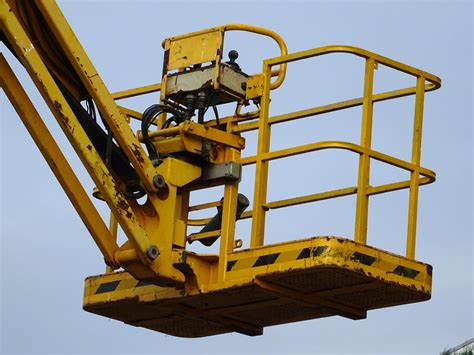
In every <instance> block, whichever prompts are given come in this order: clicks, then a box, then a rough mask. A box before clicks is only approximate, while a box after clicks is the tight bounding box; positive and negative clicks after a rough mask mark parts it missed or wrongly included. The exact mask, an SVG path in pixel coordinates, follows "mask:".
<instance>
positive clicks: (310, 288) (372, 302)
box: [84, 237, 431, 337]
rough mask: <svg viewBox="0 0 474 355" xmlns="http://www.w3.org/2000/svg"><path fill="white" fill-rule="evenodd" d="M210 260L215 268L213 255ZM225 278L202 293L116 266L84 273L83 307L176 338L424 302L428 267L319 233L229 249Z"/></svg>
mask: <svg viewBox="0 0 474 355" xmlns="http://www.w3.org/2000/svg"><path fill="white" fill-rule="evenodd" d="M213 259H214V263H213V265H214V266H215V268H217V263H218V259H217V257H214V258H213ZM226 275H227V277H226V281H225V282H223V283H221V284H214V285H212V284H210V285H209V289H206V290H202V292H196V293H188V292H186V290H184V289H183V290H179V289H173V288H166V287H165V288H164V287H159V286H155V285H153V284H150V283H147V282H141V281H137V280H136V279H134V278H133V277H131V276H130V275H129V274H127V273H125V272H122V273H116V274H109V275H101V276H92V277H89V278H87V279H86V289H85V296H84V309H85V310H86V311H89V312H92V313H96V314H100V315H102V316H106V317H109V318H112V319H116V320H120V321H123V322H125V323H127V324H130V325H134V326H139V327H144V328H148V329H152V330H156V331H159V332H163V333H166V334H170V335H175V336H181V337H202V336H208V335H215V334H221V333H227V332H239V333H242V334H246V335H252V336H254V335H261V334H262V333H263V328H264V327H267V326H271V325H277V324H285V323H291V322H297V321H303V320H307V319H315V318H323V317H329V316H334V315H339V316H343V317H347V318H350V319H364V318H366V314H367V311H368V310H372V309H376V308H382V307H390V306H396V305H401V304H407V303H413V302H420V301H426V300H428V299H429V298H430V291H431V266H430V265H427V264H423V263H420V262H415V261H412V260H409V259H407V258H403V257H400V256H397V255H393V254H390V253H387V252H385V251H382V250H380V249H376V248H373V247H368V246H365V245H362V244H358V243H355V242H353V241H350V240H347V239H342V238H336V237H318V238H310V239H305V240H299V241H293V242H288V243H281V244H274V245H271V246H265V247H261V248H258V249H254V250H243V251H240V252H235V253H233V255H232V256H229V261H227V274H226Z"/></svg>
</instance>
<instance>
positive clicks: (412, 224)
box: [406, 76, 425, 259]
mask: <svg viewBox="0 0 474 355" xmlns="http://www.w3.org/2000/svg"><path fill="white" fill-rule="evenodd" d="M424 101H425V78H424V77H423V76H419V77H417V79H416V99H415V117H414V123H413V142H412V153H411V162H412V163H413V164H415V165H416V166H417V167H419V166H420V159H421V136H422V128H423V106H424ZM419 184H420V174H419V172H418V171H412V172H411V173H410V197H409V203H408V231H407V250H406V252H407V254H406V256H407V258H409V259H414V258H415V244H416V219H417V214H418V188H419Z"/></svg>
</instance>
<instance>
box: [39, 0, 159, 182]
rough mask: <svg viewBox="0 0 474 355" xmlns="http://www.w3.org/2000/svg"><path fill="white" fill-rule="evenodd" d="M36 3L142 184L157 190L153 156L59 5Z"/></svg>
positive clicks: (54, 3) (50, 0)
mask: <svg viewBox="0 0 474 355" xmlns="http://www.w3.org/2000/svg"><path fill="white" fill-rule="evenodd" d="M37 5H38V7H39V9H40V11H41V12H42V14H43V16H44V17H45V19H46V21H47V22H48V25H49V27H50V28H51V30H52V31H53V32H54V34H55V36H56V38H57V39H58V41H59V42H60V43H61V48H62V49H63V51H64V53H65V54H66V56H67V57H68V58H69V60H70V62H71V63H72V65H73V66H74V68H75V69H76V72H77V74H78V75H79V76H80V78H81V80H82V83H83V84H84V86H85V87H86V88H87V90H88V92H89V93H90V95H91V96H92V98H93V99H94V101H95V103H96V104H97V106H98V108H99V111H100V112H101V113H102V115H103V117H104V120H105V121H106V122H107V124H108V126H109V127H110V129H111V130H112V132H113V134H114V136H115V137H116V139H117V141H118V143H119V145H120V147H121V148H122V149H123V151H124V153H125V154H126V155H127V158H128V159H129V160H130V162H131V163H132V164H133V166H134V167H135V169H136V172H137V174H138V175H139V176H140V178H141V182H142V184H143V185H144V186H145V187H146V189H147V191H155V190H156V188H155V187H154V186H153V181H152V180H153V176H154V175H155V174H154V168H153V165H152V163H151V161H150V159H148V156H147V155H146V154H145V152H144V150H143V148H142V146H141V145H140V144H139V142H138V141H137V139H136V138H135V136H134V135H133V132H132V130H131V128H130V127H129V125H128V124H127V121H126V118H125V117H124V115H123V114H122V112H121V111H120V109H119V108H118V107H117V105H116V103H115V101H114V99H113V97H112V95H111V94H110V92H109V91H108V90H107V88H106V86H105V84H104V82H103V81H102V79H101V77H100V76H99V74H98V73H97V71H96V69H95V68H94V65H93V64H92V62H91V60H90V59H89V57H88V56H87V54H86V52H85V51H84V49H83V48H82V46H81V44H80V43H79V41H78V39H77V38H76V36H75V35H74V33H73V31H72V29H71V27H70V26H69V23H68V22H67V20H66V19H65V18H64V15H63V14H62V12H61V10H60V9H59V7H58V5H57V4H56V2H55V1H54V0H43V1H38V2H37Z"/></svg>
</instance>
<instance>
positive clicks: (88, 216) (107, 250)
mask: <svg viewBox="0 0 474 355" xmlns="http://www.w3.org/2000/svg"><path fill="white" fill-rule="evenodd" d="M0 87H1V88H2V89H3V90H4V92H5V94H6V95H7V97H8V99H9V100H10V102H11V103H12V104H13V107H14V108H15V110H16V112H17V113H18V116H19V117H20V119H21V120H22V122H23V124H24V125H25V127H26V129H27V130H28V132H29V133H30V134H31V137H32V138H33V140H34V141H35V143H36V144H37V146H38V149H39V150H40V151H41V153H42V154H43V156H44V158H45V160H46V162H47V163H48V165H49V166H50V168H51V170H52V171H53V173H54V175H55V176H56V178H57V179H58V181H59V183H60V184H61V186H62V187H63V189H64V192H65V193H66V195H67V196H68V197H69V199H70V200H71V203H72V204H73V206H74V208H75V209H76V211H77V213H78V214H79V216H80V217H81V219H82V220H83V222H84V224H85V225H86V227H87V230H88V231H89V233H90V234H91V236H92V238H93V239H94V241H95V242H96V244H97V247H98V248H99V249H100V251H101V252H102V254H104V258H105V260H106V261H107V263H108V264H109V265H112V266H115V267H116V266H118V265H117V263H116V261H115V257H114V254H115V252H116V251H117V249H118V245H117V243H116V242H115V240H114V238H113V233H111V232H110V231H109V230H108V229H107V227H106V225H105V224H104V221H103V220H102V218H101V217H100V215H99V213H98V211H97V209H96V208H95V207H94V205H93V204H92V201H91V200H90V198H89V196H88V195H87V193H86V191H85V190H84V188H83V187H82V185H81V183H80V181H79V179H78V178H77V176H76V174H74V171H73V170H72V168H71V166H70V165H69V163H68V162H67V160H66V158H65V157H64V155H63V154H62V152H61V148H60V147H59V146H58V145H57V144H56V142H55V141H54V138H53V137H52V136H51V133H50V132H49V130H48V128H47V127H46V125H45V124H44V123H43V121H42V119H41V117H40V115H39V114H38V112H37V111H36V109H35V107H34V105H33V103H32V102H31V101H30V99H29V98H28V95H27V93H26V92H25V90H24V89H23V87H22V86H21V84H20V82H19V81H18V79H17V78H16V76H15V74H14V73H13V70H12V69H11V68H10V66H9V65H8V63H7V61H6V59H5V57H4V56H3V55H2V54H1V53H0Z"/></svg>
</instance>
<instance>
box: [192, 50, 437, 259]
mask: <svg viewBox="0 0 474 355" xmlns="http://www.w3.org/2000/svg"><path fill="white" fill-rule="evenodd" d="M331 53H348V54H352V55H354V56H358V57H361V58H364V59H365V76H364V80H365V81H364V82H365V85H366V86H365V87H364V96H363V97H359V98H355V99H351V100H345V101H340V102H336V103H333V104H329V105H324V106H319V107H313V108H310V109H305V110H300V111H297V112H292V113H287V114H282V115H277V116H273V117H268V116H267V118H266V123H264V124H262V122H261V121H262V119H264V118H265V115H268V109H267V110H266V111H265V112H258V113H259V115H257V114H253V113H250V114H248V115H246V116H239V115H237V114H236V115H234V116H229V117H223V118H221V119H220V120H219V122H217V121H209V122H207V123H206V125H208V126H211V127H212V126H215V125H217V124H226V123H231V124H232V127H231V131H232V132H234V133H240V132H248V131H252V130H259V137H260V134H261V132H260V130H262V129H265V130H268V129H269V127H270V126H271V125H273V124H277V123H283V122H288V121H292V120H296V119H299V118H305V117H310V116H315V115H320V114H323V113H329V112H334V111H338V110H343V109H346V108H352V107H356V106H363V107H364V110H368V107H369V106H370V105H373V104H374V103H375V102H381V101H386V100H391V99H396V98H401V97H406V96H411V95H415V96H416V102H415V127H418V128H416V129H417V130H418V129H420V131H421V120H422V107H423V95H424V93H425V92H428V91H433V90H436V89H438V88H439V87H440V86H441V79H440V78H438V77H437V76H435V75H432V74H430V73H428V72H425V71H422V70H419V69H416V68H414V67H411V66H409V65H406V64H403V63H400V62H397V61H395V60H392V59H389V58H387V57H384V56H381V55H378V54H375V53H373V52H370V51H367V50H364V49H361V48H357V47H352V46H345V45H333V46H325V47H320V48H315V49H311V50H306V51H301V52H297V53H293V54H288V55H283V56H280V57H276V58H271V59H267V60H265V61H264V65H263V67H264V71H263V72H264V74H266V75H267V77H268V75H270V76H273V75H272V74H273V71H272V70H271V67H272V66H275V65H285V64H287V63H290V62H294V61H297V60H302V59H309V58H312V57H317V56H321V55H325V54H331ZM378 64H382V65H385V66H387V67H390V68H392V69H395V70H397V71H400V72H403V73H405V74H409V75H412V76H414V77H416V78H417V84H416V86H412V87H408V88H402V89H398V90H393V91H386V92H382V93H377V94H374V93H372V90H373V86H372V85H373V83H372V81H373V70H374V69H376V68H377V66H378ZM372 65H373V67H372ZM371 72H372V74H371ZM367 85H369V86H367ZM271 89H272V83H269V82H268V81H267V83H266V87H265V89H264V93H263V96H264V97H265V100H267V101H268V100H269V92H270V90H271ZM267 105H268V102H267ZM262 115H263V117H262ZM364 115H365V116H364ZM363 119H364V120H366V119H369V120H370V121H371V120H372V112H371V109H370V111H365V113H364V112H363ZM370 121H368V122H370ZM363 124H364V123H363ZM368 124H369V126H368V127H365V128H364V126H363V130H365V132H369V133H368V134H371V133H370V131H371V123H368ZM265 127H267V128H265ZM367 130H368V131H367ZM268 134H269V133H268ZM416 134H417V135H415V133H414V138H413V142H412V144H413V146H412V149H414V150H413V152H412V162H408V161H404V160H402V159H398V158H395V157H392V156H389V155H387V154H384V153H381V152H378V151H375V150H373V149H371V147H370V143H369V144H368V145H366V144H365V143H364V144H363V143H362V142H361V145H358V144H354V143H349V142H342V141H323V142H315V143H310V144H305V145H301V146H297V147H292V148H287V149H281V150H277V151H273V152H269V151H260V152H257V154H256V155H254V156H249V157H243V158H241V159H240V163H241V164H242V165H250V164H256V163H259V162H260V163H259V164H262V162H268V161H271V160H275V159H281V158H285V157H290V156H294V155H299V154H303V153H309V152H314V151H319V150H325V149H342V150H348V151H352V152H354V153H357V154H358V155H359V159H368V160H369V161H370V159H375V160H378V161H381V162H384V163H387V164H390V165H392V166H395V167H398V168H401V169H404V170H406V171H408V172H410V174H411V177H410V179H408V180H404V181H399V182H394V183H389V184H384V185H379V186H371V185H370V184H369V185H367V186H366V187H365V188H364V189H363V190H361V191H359V187H360V186H361V185H360V184H361V180H360V178H361V176H363V175H360V174H361V170H360V169H361V167H360V166H359V187H358V186H353V187H348V188H343V189H338V190H332V191H326V192H321V193H316V194H310V195H305V196H299V197H294V198H289V199H284V200H279V201H274V202H266V201H265V200H264V199H263V201H262V200H261V201H259V202H256V204H254V207H255V206H258V208H259V209H263V210H264V211H267V210H270V209H278V208H284V207H289V206H295V205H299V204H304V203H309V202H315V201H321V200H326V199H331V198H336V197H342V196H349V195H353V194H357V195H358V204H359V199H360V198H361V196H366V198H367V197H369V196H372V195H377V194H381V193H384V192H390V191H397V190H401V189H410V206H409V215H410V220H409V227H408V228H409V232H408V241H407V256H408V257H409V258H413V257H414V240H415V234H414V233H415V230H414V228H415V227H414V225H415V226H416V203H417V197H416V196H417V189H418V186H421V185H426V184H430V183H432V182H434V181H435V179H436V174H435V173H434V172H433V171H431V170H429V169H426V168H423V167H421V166H420V164H419V153H417V151H419V149H420V146H419V145H420V142H421V135H420V133H419V132H418V133H416ZM369 137H370V135H369ZM268 139H270V138H268ZM369 139H370V138H369ZM369 142H370V140H369ZM364 145H365V146H364ZM360 161H361V160H360ZM363 164H368V163H363ZM367 173H368V171H367ZM259 174H260V178H263V179H265V180H266V177H264V176H265V174H266V173H257V175H259ZM366 178H367V177H363V179H366ZM265 185H266V182H265ZM361 194H362V195H361ZM218 203H219V202H217V201H216V202H211V203H207V204H201V205H197V206H192V207H191V208H190V211H197V210H201V209H206V208H210V207H211V206H216V205H218ZM358 204H357V207H356V212H357V213H358V211H359V210H362V211H363V210H366V209H367V205H365V206H363V207H362V206H359V205H358ZM359 212H360V211H359ZM362 213H364V212H362ZM365 213H367V211H365ZM254 217H255V218H257V220H259V218H260V217H259V216H255V213H254V211H247V212H245V213H243V214H242V216H241V217H240V219H246V218H254ZM363 218H366V217H362V219H363ZM356 219H357V217H356ZM209 220H210V219H209V218H202V219H189V220H188V224H189V225H194V226H199V225H205V224H206V223H208V221H209ZM414 221H415V222H414ZM253 222H254V224H255V221H253ZM261 223H262V222H261V221H260V222H257V224H261ZM356 223H357V222H356ZM413 223H415V224H413ZM410 224H411V225H410ZM253 227H254V226H253V225H252V243H253V246H258V245H261V244H260V243H261V242H262V241H263V238H262V239H261V241H257V243H255V240H254V238H259V237H257V236H256V235H255V233H254V232H255V231H259V230H260V229H259V227H257V228H256V229H255V230H254V228H253ZM363 230H364V227H363V226H360V225H356V232H357V231H359V233H364V232H363ZM365 233H366V232H365ZM365 238H366V236H364V235H362V237H361V236H360V235H359V236H355V239H356V241H357V240H359V241H361V242H362V243H365Z"/></svg>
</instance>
